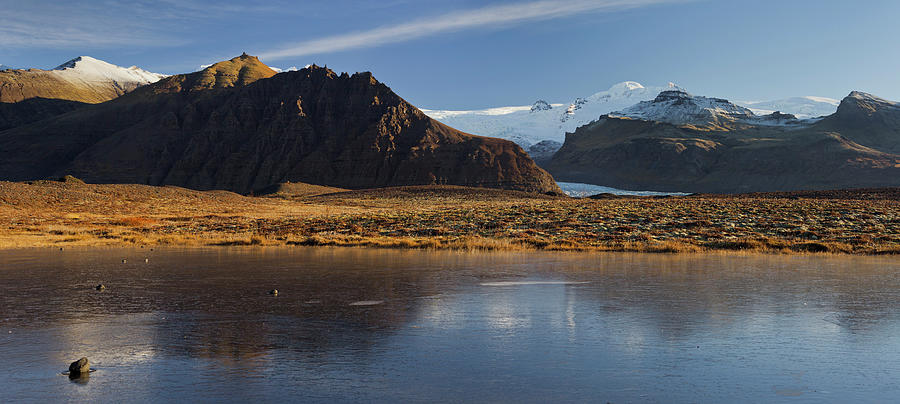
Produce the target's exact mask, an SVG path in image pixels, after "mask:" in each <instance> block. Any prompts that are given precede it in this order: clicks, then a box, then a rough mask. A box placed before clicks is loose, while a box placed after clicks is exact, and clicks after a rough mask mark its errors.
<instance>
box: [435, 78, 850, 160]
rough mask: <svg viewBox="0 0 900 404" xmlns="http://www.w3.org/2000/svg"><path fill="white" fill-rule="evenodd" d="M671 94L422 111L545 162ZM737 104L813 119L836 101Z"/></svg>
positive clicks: (629, 84) (631, 89)
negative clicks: (600, 125) (607, 120)
mask: <svg viewBox="0 0 900 404" xmlns="http://www.w3.org/2000/svg"><path fill="white" fill-rule="evenodd" d="M669 90H683V89H682V88H681V87H679V86H678V85H676V84H674V83H669V84H668V85H665V86H656V87H645V86H643V85H641V84H640V83H638V82H634V81H626V82H622V83H618V84H615V85H613V86H612V87H610V88H609V89H608V90H605V91H600V92H597V93H594V94H592V95H590V96H587V97H578V98H575V99H573V100H572V101H571V102H568V103H562V104H558V103H549V102H547V101H545V100H538V101H536V102H535V103H534V104H533V105H526V106H511V107H497V108H489V109H483V110H471V111H451V110H431V109H423V112H425V113H426V114H428V116H430V117H432V118H434V119H437V120H439V121H441V122H443V123H445V124H447V125H450V126H452V127H454V128H457V129H459V130H462V131H466V132H470V133H477V134H480V135H483V136H492V137H499V138H502V139H508V140H512V141H514V142H516V143H518V144H519V145H521V146H522V147H524V148H526V149H527V150H528V151H529V153H530V154H531V155H532V157H534V158H536V159H537V160H539V161H544V160H546V159H547V158H549V156H547V153H548V152H549V151H550V150H552V152H555V151H556V149H559V147H561V146H562V143H563V141H564V140H565V136H566V133H571V132H574V131H575V129H577V128H578V127H580V126H583V125H586V124H588V123H590V122H592V121H595V120H597V119H598V118H599V117H601V116H603V115H605V114H608V113H611V112H614V111H619V110H622V109H625V108H628V107H631V106H633V105H635V104H637V103H638V102H641V101H650V100H653V99H654V98H656V96H657V95H658V94H659V93H660V92H663V91H669ZM736 104H738V105H740V106H743V107H746V108H748V109H750V110H752V111H753V112H755V113H757V114H771V113H773V112H776V111H779V112H782V113H786V114H791V115H795V116H797V117H798V118H813V117H818V116H824V115H829V114H832V113H834V111H835V110H836V109H837V105H838V101H837V100H833V99H830V98H824V97H794V98H788V99H781V100H775V101H758V102H737V103H736ZM538 144H540V145H539V146H536V147H534V148H533V149H532V147H533V146H535V145H538ZM552 152H550V153H551V155H552Z"/></svg>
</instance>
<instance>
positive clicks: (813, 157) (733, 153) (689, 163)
mask: <svg viewBox="0 0 900 404" xmlns="http://www.w3.org/2000/svg"><path fill="white" fill-rule="evenodd" d="M545 167H546V168H547V169H548V171H550V173H552V174H553V175H554V176H555V177H556V178H557V179H558V180H560V181H571V182H584V183H591V184H598V185H605V186H610V187H616V188H623V189H652V190H657V191H680V192H725V193H731V192H755V191H790V190H801V189H809V190H824V189H837V188H860V187H886V186H898V185H900V108H898V104H897V103H893V102H890V101H886V100H883V99H880V98H877V97H874V96H871V95H869V94H865V93H860V92H854V93H852V94H850V95H849V96H848V97H846V98H844V100H843V101H841V103H840V105H839V107H838V108H837V112H835V113H834V114H832V115H829V116H827V117H825V118H819V119H798V118H797V117H795V116H793V115H788V114H781V113H773V114H770V115H763V116H760V115H756V114H754V113H753V112H752V111H750V110H749V109H746V108H743V107H739V106H737V105H734V104H732V103H730V102H728V101H727V100H722V99H716V98H706V97H697V96H693V95H690V94H687V93H685V92H682V91H670V92H664V93H661V94H660V95H659V96H657V98H656V99H654V100H652V101H646V102H642V103H639V104H637V105H635V106H633V107H630V108H627V109H624V110H622V111H619V112H615V113H611V114H608V115H605V116H604V117H602V118H601V119H599V120H598V121H597V122H594V123H591V124H588V125H585V126H583V127H580V128H578V129H577V130H576V131H575V133H572V134H569V135H567V136H566V141H565V143H564V145H563V146H562V148H561V149H560V150H559V151H558V152H557V153H556V154H555V155H554V156H553V158H552V159H551V160H550V161H549V162H547V163H546V164H545Z"/></svg>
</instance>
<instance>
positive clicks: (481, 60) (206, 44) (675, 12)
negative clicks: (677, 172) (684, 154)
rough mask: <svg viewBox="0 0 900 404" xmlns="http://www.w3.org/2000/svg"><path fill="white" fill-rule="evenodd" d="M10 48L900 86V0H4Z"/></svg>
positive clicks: (491, 79)
mask: <svg viewBox="0 0 900 404" xmlns="http://www.w3.org/2000/svg"><path fill="white" fill-rule="evenodd" d="M0 10H3V13H2V14H0V64H2V65H9V66H13V67H23V68H24V67H36V68H52V67H55V66H56V65H59V64H61V63H63V62H65V61H67V60H69V59H72V58H74V57H76V56H79V55H89V56H93V57H96V58H98V59H102V60H106V61H108V62H110V63H114V64H118V65H122V66H132V65H137V66H140V67H141V68H144V69H146V70H150V71H154V72H159V73H166V74H175V73H186V72H191V71H195V70H198V69H199V66H200V65H206V64H210V63H213V62H215V61H219V60H225V59H230V58H232V57H234V56H237V55H240V54H241V53H242V52H247V53H248V54H251V55H258V56H260V59H261V60H262V61H263V62H265V63H266V64H268V65H270V66H275V67H280V68H287V67H290V66H301V67H302V66H304V65H307V64H310V63H316V64H318V65H326V66H328V67H329V68H331V69H333V70H335V71H338V72H341V71H347V72H350V73H353V72H357V71H371V72H373V73H374V75H375V77H376V78H377V79H378V80H380V81H382V82H384V83H385V84H387V85H389V86H390V87H391V88H392V89H393V90H394V91H395V92H397V93H398V94H399V95H400V96H402V97H404V98H405V99H406V100H408V101H410V102H412V103H413V104H414V105H416V106H419V107H422V108H430V109H479V108H488V107H496V106H505V105H527V104H531V103H532V102H534V101H535V100H537V99H544V100H547V101H549V102H560V103H563V102H570V101H571V100H572V99H573V98H575V97H586V96H589V95H591V94H593V93H595V92H597V91H601V90H605V89H607V88H609V87H610V86H611V85H613V84H615V83H618V82H622V81H626V80H631V81H637V82H640V83H643V84H644V85H648V86H659V85H664V84H666V83H668V82H674V83H677V84H678V85H680V86H682V87H684V88H686V89H687V90H688V91H690V92H692V93H694V94H698V95H707V96H715V97H725V98H729V99H733V100H741V101H762V100H772V99H779V98H786V97H793V96H804V95H814V96H823V97H830V98H837V99H840V98H842V97H844V96H846V95H847V94H848V93H849V92H850V91H852V90H861V91H866V92H869V93H873V94H875V95H878V96H881V97H884V98H888V99H893V100H900V74H898V72H900V41H898V40H897V39H898V38H900V24H897V23H896V19H897V17H900V1H896V0H866V1H847V0H817V1H814V0H777V1H772V0H753V1H746V0H743V1H741V0H530V1H509V0H505V1H496V0H482V1H474V0H452V1H438V0H382V1H379V2H373V1H368V0H367V1H361V0H331V1H287V0H270V1H262V0H239V1H238V0H216V1H207V0H157V1H150V0H129V1H114V0H69V1H65V2H61V1H58V0H29V1H22V0H0Z"/></svg>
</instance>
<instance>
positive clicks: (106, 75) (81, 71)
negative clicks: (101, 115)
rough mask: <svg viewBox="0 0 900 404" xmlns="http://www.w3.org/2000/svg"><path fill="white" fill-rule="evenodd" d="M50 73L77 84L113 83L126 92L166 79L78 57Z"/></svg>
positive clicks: (131, 68)
mask: <svg viewBox="0 0 900 404" xmlns="http://www.w3.org/2000/svg"><path fill="white" fill-rule="evenodd" d="M50 73H51V74H54V75H55V76H57V77H59V78H61V79H64V80H66V81H69V82H73V83H79V84H80V83H84V84H87V85H95V84H104V83H107V84H108V83H115V84H116V85H117V86H118V87H120V88H122V89H124V90H127V91H130V90H133V89H134V88H136V87H138V86H142V85H145V84H150V83H155V82H157V81H159V80H160V79H162V78H165V77H167V76H166V75H165V74H159V73H151V72H148V71H146V70H144V69H141V68H139V67H137V66H131V67H121V66H116V65H114V64H112V63H107V62H104V61H102V60H99V59H94V58H92V57H90V56H79V57H77V58H75V59H72V60H70V61H68V62H66V63H63V64H61V65H59V66H58V67H56V68H55V69H53V70H50Z"/></svg>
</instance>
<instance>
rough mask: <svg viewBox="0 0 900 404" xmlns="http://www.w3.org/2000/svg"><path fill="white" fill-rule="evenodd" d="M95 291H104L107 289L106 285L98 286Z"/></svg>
mask: <svg viewBox="0 0 900 404" xmlns="http://www.w3.org/2000/svg"><path fill="white" fill-rule="evenodd" d="M94 289H97V290H103V289H106V285H104V284H102V283H101V284H99V285H97V286H96V287H95V288H94Z"/></svg>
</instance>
